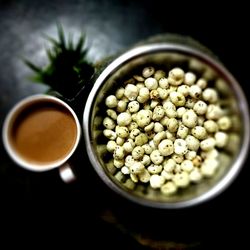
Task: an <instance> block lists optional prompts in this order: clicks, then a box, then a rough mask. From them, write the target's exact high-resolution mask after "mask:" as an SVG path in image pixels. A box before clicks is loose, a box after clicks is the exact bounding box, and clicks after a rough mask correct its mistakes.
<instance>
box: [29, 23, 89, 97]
mask: <svg viewBox="0 0 250 250" xmlns="http://www.w3.org/2000/svg"><path fill="white" fill-rule="evenodd" d="M57 29H58V40H56V39H54V38H52V37H49V36H46V39H47V41H49V42H50V43H51V44H52V47H51V48H50V49H47V50H46V53H47V57H48V60H49V63H48V65H47V66H46V67H44V68H40V67H38V66H36V65H34V64H33V63H32V62H30V61H28V60H25V63H26V65H27V66H28V67H30V68H31V69H32V70H33V71H34V72H35V74H36V75H35V76H34V77H33V80H35V81H40V82H42V83H44V84H46V85H48V86H49V87H50V88H51V89H52V90H54V91H57V92H59V93H60V94H62V95H63V96H65V97H67V98H72V97H73V96H74V95H75V94H76V93H77V92H78V91H79V90H80V89H81V88H82V87H83V84H86V83H87V82H88V81H89V80H90V78H91V76H92V75H93V73H94V67H93V66H92V64H91V63H89V62H88V61H87V59H86V56H87V51H88V50H87V49H84V44H85V38H86V37H85V36H84V35H83V34H82V35H81V36H80V38H79V40H78V42H77V43H76V45H75V46H74V43H73V35H72V34H69V36H68V40H67V41H66V38H65V35H64V31H63V28H62V26H61V25H60V24H58V25H57Z"/></svg>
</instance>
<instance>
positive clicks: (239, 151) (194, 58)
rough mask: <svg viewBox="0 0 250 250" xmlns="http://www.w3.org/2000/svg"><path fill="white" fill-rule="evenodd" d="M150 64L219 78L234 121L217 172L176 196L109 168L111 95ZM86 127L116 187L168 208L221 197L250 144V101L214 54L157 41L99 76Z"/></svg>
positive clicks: (95, 159) (95, 155) (96, 162)
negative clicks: (106, 124) (130, 183)
mask: <svg viewBox="0 0 250 250" xmlns="http://www.w3.org/2000/svg"><path fill="white" fill-rule="evenodd" d="M148 65H153V66H157V67H159V68H163V69H166V70H169V69H170V68H173V67H175V66H180V67H182V68H183V69H184V70H190V71H193V72H195V73H196V74H197V75H198V76H202V77H204V78H206V79H207V80H208V82H209V83H212V84H215V83H216V86H217V87H218V91H219V94H220V96H221V99H222V100H223V103H225V105H227V109H228V114H229V115H230V116H231V118H232V120H233V128H232V130H231V132H230V135H229V138H230V140H229V143H228V146H227V147H226V149H225V151H223V152H222V153H220V157H219V160H220V168H219V171H218V172H217V173H216V175H215V176H214V177H213V178H211V179H206V180H204V181H202V182H201V183H200V184H195V185H191V186H190V187H189V188H186V189H183V190H181V191H180V192H178V193H177V194H176V195H173V196H170V197H168V196H165V195H163V194H162V193H161V192H160V191H158V190H154V189H152V188H150V187H148V186H144V185H137V186H136V187H135V189H134V190H130V189H128V188H126V187H125V186H124V184H123V183H121V182H119V181H117V180H116V178H114V175H115V173H113V172H112V171H111V172H110V171H108V169H107V166H106V163H107V161H108V159H110V155H108V154H107V150H106V143H107V140H106V139H105V138H104V136H103V134H102V132H103V127H102V120H103V118H104V117H105V116H106V115H105V110H106V108H105V103H104V102H105V98H106V97H107V96H108V95H109V94H110V93H112V91H113V92H114V91H115V89H117V87H118V86H119V84H120V83H121V82H123V80H124V79H128V77H129V76H131V74H132V73H133V72H134V71H136V70H138V69H142V68H143V67H144V66H148ZM83 131H84V138H85V143H86V150H87V153H88V156H89V159H90V162H91V164H92V165H93V167H94V169H95V170H96V172H97V174H98V175H99V176H100V178H101V179H102V180H103V181H104V182H105V183H106V184H107V185H108V186H109V187H110V188H111V189H112V190H114V191H115V192H117V193H118V194H120V195H122V196H123V197H125V198H127V199H129V200H131V201H133V202H136V203H139V204H141V205H146V206H150V207H155V208H167V209H176V208H184V207H190V206H193V205H196V204H199V203H202V202H204V201H207V200H209V199H211V198H213V197H215V196H217V195H218V194H220V193H221V192H222V191H223V190H225V188H227V187H228V186H229V185H230V184H231V183H232V181H233V180H234V179H235V178H236V176H237V175H238V173H239V172H240V170H241V168H242V166H243V164H244V160H245V158H246V155H247V154H248V147H249V112H248V104H247V101H246V98H245V95H244V93H243V91H242V89H241V87H240V85H239V83H238V82H237V81H236V79H235V78H234V77H233V76H232V75H231V73H230V72H229V71H228V70H227V69H226V68H225V67H224V66H223V65H222V64H221V63H220V62H219V61H218V60H217V59H216V58H215V57H213V56H211V55H210V53H207V52H206V51H202V50H201V49H200V48H198V47H196V48H195V47H193V46H189V45H185V44H177V43H171V42H165V43H164V42H163V43H162V42H161V43H155V42H152V43H149V44H147V45H139V46H137V47H135V48H133V49H131V50H129V51H127V52H125V53H124V54H122V55H121V56H119V57H118V58H116V59H115V60H114V61H113V62H112V63H111V64H109V65H108V66H107V67H106V68H105V69H104V70H103V72H102V73H101V74H100V75H99V77H98V78H97V80H96V82H95V83H94V86H93V88H92V90H91V92H90V94H89V96H88V99H87V102H86V106H85V110H84V114H83Z"/></svg>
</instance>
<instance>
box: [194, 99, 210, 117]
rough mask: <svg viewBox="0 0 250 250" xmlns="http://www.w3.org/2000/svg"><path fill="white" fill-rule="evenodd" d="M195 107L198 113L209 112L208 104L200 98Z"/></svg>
mask: <svg viewBox="0 0 250 250" xmlns="http://www.w3.org/2000/svg"><path fill="white" fill-rule="evenodd" d="M193 109H194V111H195V112H196V114H197V115H204V114H206V112H207V104H206V103H205V102H204V101H201V100H199V101H198V102H196V103H195V104H194V108H193Z"/></svg>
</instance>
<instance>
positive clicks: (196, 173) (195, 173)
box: [189, 168, 202, 183]
mask: <svg viewBox="0 0 250 250" xmlns="http://www.w3.org/2000/svg"><path fill="white" fill-rule="evenodd" d="M189 179H190V181H191V182H193V183H198V182H200V181H201V179H202V174H201V172H200V170H199V169H198V168H194V169H193V170H192V171H191V172H190V173H189Z"/></svg>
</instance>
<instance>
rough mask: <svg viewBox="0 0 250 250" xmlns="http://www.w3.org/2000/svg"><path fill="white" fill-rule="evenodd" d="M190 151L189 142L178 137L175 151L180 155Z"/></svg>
mask: <svg viewBox="0 0 250 250" xmlns="http://www.w3.org/2000/svg"><path fill="white" fill-rule="evenodd" d="M187 151H188V147H187V143H186V141H185V140H183V139H176V140H175V142H174V152H175V153H176V154H178V155H184V154H186V153H187Z"/></svg>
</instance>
